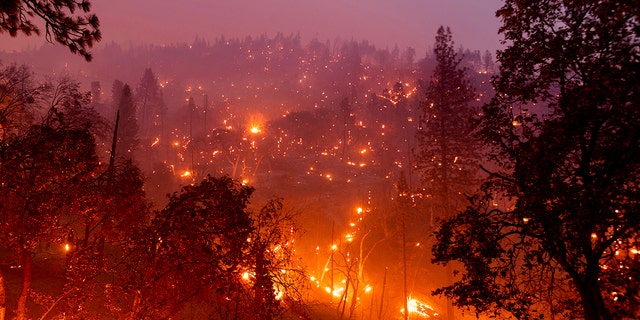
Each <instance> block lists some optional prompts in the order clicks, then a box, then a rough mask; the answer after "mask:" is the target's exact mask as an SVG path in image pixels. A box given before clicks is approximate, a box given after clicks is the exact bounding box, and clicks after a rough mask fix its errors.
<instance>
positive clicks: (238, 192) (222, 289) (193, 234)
mask: <svg viewBox="0 0 640 320" xmlns="http://www.w3.org/2000/svg"><path fill="white" fill-rule="evenodd" d="M252 192H253V188H251V187H246V186H241V185H240V184H239V183H238V182H236V181H234V180H232V179H231V178H228V177H222V178H214V177H211V176H208V177H207V178H205V179H204V180H203V181H202V182H200V183H199V184H197V185H189V186H186V187H184V188H183V189H182V191H181V192H180V193H179V194H174V195H173V196H171V198H170V199H169V203H168V204H167V206H166V207H165V208H164V209H162V210H160V211H158V212H156V213H155V217H154V218H153V220H152V221H151V223H150V224H149V225H148V228H147V229H146V231H142V232H140V233H139V234H138V236H137V237H135V238H134V239H133V241H134V242H133V243H132V246H131V247H130V248H129V251H130V253H129V254H130V255H132V256H134V257H136V258H135V259H131V260H129V261H128V262H127V263H128V264H127V265H126V267H125V268H124V269H123V272H122V273H121V274H120V281H119V283H118V289H117V290H116V288H114V290H113V291H112V296H113V297H114V299H119V300H121V302H122V303H127V304H129V307H127V306H126V305H125V306H121V308H122V307H124V308H125V309H123V310H125V311H127V310H128V315H127V316H128V317H129V318H131V319H138V318H141V317H145V316H153V317H158V316H163V315H166V316H168V315H173V314H177V312H179V311H180V310H181V308H182V307H183V306H184V304H185V303H187V302H189V301H190V300H191V299H192V298H193V297H194V296H196V295H197V294H198V293H199V292H202V291H203V290H205V291H206V290H212V291H211V292H212V295H213V296H216V295H220V296H222V297H223V298H225V297H226V298H233V295H234V294H235V293H237V289H234V288H236V287H237V286H239V285H240V284H239V281H240V275H239V274H238V268H239V266H240V264H241V263H242V262H243V261H244V259H245V252H246V250H247V248H248V246H249V244H250V243H249V242H248V241H247V239H248V237H249V235H250V232H251V230H252V227H251V219H250V217H249V214H248V212H247V210H246V206H247V203H248V201H249V197H250V196H251V193H252ZM124 270H127V272H124ZM122 295H124V296H122ZM222 300H223V301H224V299H222ZM122 316H125V315H124V314H123V315H122Z"/></svg>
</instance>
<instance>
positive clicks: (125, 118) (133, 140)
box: [114, 82, 139, 159]
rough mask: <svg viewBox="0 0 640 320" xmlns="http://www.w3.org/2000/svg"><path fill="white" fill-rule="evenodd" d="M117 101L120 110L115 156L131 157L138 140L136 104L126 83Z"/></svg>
mask: <svg viewBox="0 0 640 320" xmlns="http://www.w3.org/2000/svg"><path fill="white" fill-rule="evenodd" d="M114 87H115V82H114ZM117 103H118V104H117V106H118V110H119V111H120V122H119V125H118V144H117V148H116V156H117V157H121V158H123V159H132V158H133V155H134V152H135V150H136V148H137V146H138V142H139V139H138V131H139V127H138V120H137V119H136V105H135V103H134V101H133V95H132V92H131V88H130V87H129V85H128V84H125V85H124V86H123V87H122V91H121V93H120V96H119V99H118V101H117Z"/></svg>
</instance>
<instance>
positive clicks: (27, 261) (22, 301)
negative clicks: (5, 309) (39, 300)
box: [16, 250, 32, 320]
mask: <svg viewBox="0 0 640 320" xmlns="http://www.w3.org/2000/svg"><path fill="white" fill-rule="evenodd" d="M31 262H32V261H31V253H30V252H29V251H28V250H24V251H23V252H22V268H23V269H22V270H23V278H22V292H20V296H19V297H18V308H17V309H16V319H18V320H26V319H27V299H28V298H29V290H30V289H31Z"/></svg>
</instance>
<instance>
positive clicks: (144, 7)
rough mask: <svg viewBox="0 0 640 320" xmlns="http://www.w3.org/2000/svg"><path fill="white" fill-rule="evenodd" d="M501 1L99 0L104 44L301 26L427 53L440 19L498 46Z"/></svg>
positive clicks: (459, 34)
mask: <svg viewBox="0 0 640 320" xmlns="http://www.w3.org/2000/svg"><path fill="white" fill-rule="evenodd" d="M501 3H502V1H501V0H314V1H311V0H226V1H215V0H93V1H92V4H93V11H94V12H95V13H96V14H97V15H98V17H99V18H100V22H101V29H102V32H103V41H102V42H103V43H107V42H111V41H115V42H118V43H124V44H126V43H128V42H129V41H134V42H138V41H141V42H145V43H153V44H172V43H176V42H190V41H192V40H193V39H195V36H196V35H198V36H199V37H201V38H204V39H205V40H209V41H212V42H213V41H214V40H215V39H216V38H217V37H219V36H220V35H225V36H226V37H228V38H229V37H245V36H248V35H249V36H254V37H255V36H259V35H261V34H264V33H266V34H267V35H268V36H273V35H275V33H276V32H279V31H280V32H283V33H284V34H287V35H288V34H291V33H296V32H298V31H299V32H300V35H301V36H302V41H303V43H306V42H308V41H309V40H311V39H313V38H318V39H320V40H323V41H324V40H335V39H336V38H337V37H339V38H340V39H343V40H350V39H354V40H358V41H359V40H369V41H370V42H371V43H372V44H374V45H376V47H379V48H384V47H387V46H388V47H389V48H392V47H393V46H394V45H395V44H397V45H398V46H399V47H400V48H401V49H404V48H406V47H408V46H411V47H414V48H415V49H416V50H417V54H418V56H423V55H424V53H425V52H426V50H427V48H429V47H430V46H431V45H432V44H433V42H434V38H435V33H436V30H437V28H438V26H440V25H445V26H449V27H451V30H452V32H453V39H454V42H455V43H456V47H457V46H460V45H462V46H464V47H465V48H470V49H478V50H481V51H484V50H487V49H488V50H491V51H494V50H496V49H497V48H498V47H499V46H500V44H499V36H498V35H497V29H498V26H499V21H498V19H497V18H496V17H495V11H496V10H497V9H498V8H499V7H500V6H501ZM24 38H25V37H24V36H22V37H20V38H19V39H11V38H9V37H8V35H7V34H6V33H5V34H2V35H0V50H12V49H16V48H23V47H24V46H25V43H29V44H31V45H32V46H39V45H40V44H42V43H43V42H44V40H43V39H42V38H36V37H31V38H30V39H24Z"/></svg>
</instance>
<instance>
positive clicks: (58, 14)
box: [0, 0, 102, 61]
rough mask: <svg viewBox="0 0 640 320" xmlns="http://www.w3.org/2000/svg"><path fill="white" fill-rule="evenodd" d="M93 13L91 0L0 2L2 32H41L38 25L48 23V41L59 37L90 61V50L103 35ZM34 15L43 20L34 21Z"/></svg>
mask: <svg viewBox="0 0 640 320" xmlns="http://www.w3.org/2000/svg"><path fill="white" fill-rule="evenodd" d="M77 11H81V12H80V14H77V13H76V12H77ZM90 12H91V2H90V1H88V0H72V1H59V0H46V1H36V0H6V1H3V2H2V5H0V33H4V32H8V33H9V35H11V36H12V37H17V36H18V33H19V32H22V33H23V34H25V35H27V36H30V35H31V34H32V33H35V34H37V35H39V34H40V29H39V28H38V24H39V23H40V22H44V25H45V38H46V39H47V41H49V42H53V41H54V40H55V41H56V42H58V43H60V44H62V45H64V46H66V47H67V48H69V50H71V52H73V53H77V54H79V55H81V56H83V57H84V58H85V59H86V60H87V61H90V60H91V53H90V52H89V49H90V48H91V47H93V43H94V42H97V41H100V39H101V38H102V35H101V33H100V30H99V26H100V22H99V21H98V17H96V15H94V14H92V13H90ZM34 17H36V18H37V19H42V21H34Z"/></svg>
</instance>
